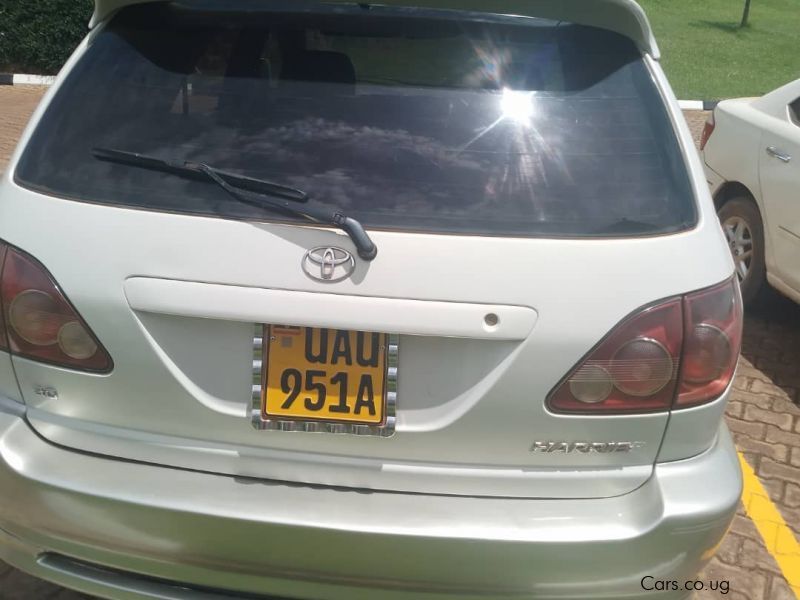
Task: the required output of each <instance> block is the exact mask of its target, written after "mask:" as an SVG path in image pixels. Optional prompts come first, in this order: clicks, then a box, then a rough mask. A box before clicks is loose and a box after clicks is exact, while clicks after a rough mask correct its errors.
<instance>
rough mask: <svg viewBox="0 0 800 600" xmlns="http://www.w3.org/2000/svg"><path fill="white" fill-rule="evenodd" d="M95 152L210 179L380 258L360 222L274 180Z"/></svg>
mask: <svg viewBox="0 0 800 600" xmlns="http://www.w3.org/2000/svg"><path fill="white" fill-rule="evenodd" d="M92 153H93V154H94V156H95V157H96V158H99V159H100V160H107V161H110V162H116V163H120V164H126V165H132V166H135V167H141V168H143V169H150V170H156V171H164V172H166V173H174V174H176V175H183V176H189V177H198V176H199V177H202V178H205V179H208V180H209V181H211V182H213V183H216V184H217V185H218V186H219V187H221V188H222V189H223V190H225V191H226V192H228V194H230V196H232V197H233V198H234V199H236V200H238V201H239V202H242V203H244V204H249V205H251V206H256V207H258V208H266V209H270V210H278V211H283V212H286V213H289V214H291V215H294V216H299V217H303V218H305V219H308V220H309V221H314V222H315V223H326V224H328V225H334V226H336V227H338V228H339V229H341V230H342V231H344V232H345V233H346V234H347V235H348V236H349V237H350V239H351V240H352V241H353V244H354V245H355V247H356V250H357V251H358V255H359V256H360V257H361V258H362V259H364V260H366V261H371V260H373V259H374V258H375V257H376V256H377V255H378V248H377V246H375V243H374V242H373V241H372V240H371V239H370V237H369V235H368V234H367V232H366V231H365V230H364V227H363V225H361V223H360V222H359V221H357V220H356V219H354V218H353V217H348V216H347V215H346V214H344V213H343V212H342V211H341V209H339V208H336V207H331V206H327V205H325V204H322V203H319V202H313V201H311V200H309V197H308V194H306V193H305V192H304V191H302V190H298V189H296V188H293V187H290V186H287V185H282V184H280V183H275V182H272V181H267V180H263V179H255V178H251V177H244V176H242V175H236V174H234V173H230V172H228V171H223V170H221V169H216V168H214V167H212V166H209V165H207V164H205V163H200V162H193V161H180V160H168V159H163V158H159V157H157V156H151V155H149V154H140V153H138V152H128V151H126V150H114V149H110V148H94V149H93V150H92Z"/></svg>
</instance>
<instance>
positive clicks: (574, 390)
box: [548, 298, 683, 413]
mask: <svg viewBox="0 0 800 600" xmlns="http://www.w3.org/2000/svg"><path fill="white" fill-rule="evenodd" d="M682 328H683V321H682V310H681V300H680V299H679V298H675V299H673V300H668V301H666V302H664V303H662V304H659V305H657V306H653V307H650V308H646V309H644V310H642V311H641V312H639V313H637V314H635V315H633V316H631V317H629V318H628V319H627V320H625V321H623V322H622V323H621V324H620V325H619V326H618V327H617V328H616V329H614V330H613V331H612V332H611V333H610V334H609V335H608V336H607V337H606V339H605V340H603V341H602V342H601V343H600V344H599V345H598V346H597V347H596V348H595V349H594V350H593V351H592V352H591V353H590V354H589V356H588V357H587V358H586V359H585V360H584V361H582V362H581V363H580V364H579V365H578V367H577V368H575V369H574V370H573V371H572V372H571V373H570V374H569V375H568V376H567V378H566V379H565V380H564V381H563V382H562V383H561V385H559V386H558V387H557V388H556V389H555V390H554V391H553V393H552V394H551V395H550V398H549V400H548V404H549V406H550V408H551V409H553V410H555V411H557V412H572V413H575V412H592V413H602V412H649V411H656V410H667V409H668V408H669V407H670V406H671V405H672V399H673V398H674V396H675V387H676V373H677V366H678V362H679V357H680V351H681V340H682V337H683V330H682Z"/></svg>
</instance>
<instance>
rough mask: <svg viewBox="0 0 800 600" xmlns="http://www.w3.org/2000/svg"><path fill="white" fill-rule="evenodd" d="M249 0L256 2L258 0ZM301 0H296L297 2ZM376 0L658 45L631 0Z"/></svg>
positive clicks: (109, 4) (105, 5)
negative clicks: (593, 30) (557, 24)
mask: <svg viewBox="0 0 800 600" xmlns="http://www.w3.org/2000/svg"><path fill="white" fill-rule="evenodd" d="M153 1H155V0H95V10H94V15H93V16H92V22H91V26H92V27H94V26H95V25H96V24H98V23H100V22H102V21H104V20H105V19H107V18H108V17H110V16H111V15H112V14H113V13H114V12H116V11H117V10H119V9H120V8H122V7H124V6H127V5H129V4H141V3H144V2H153ZM251 1H252V2H253V3H254V4H256V3H257V2H259V1H260V0H251ZM303 1H304V0H298V4H300V3H301V2H303ZM325 1H326V2H347V3H351V4H352V3H353V0H325ZM192 2H193V0H180V3H181V4H189V5H191V4H192ZM375 4H380V5H384V6H391V5H394V6H410V7H419V8H438V9H455V10H469V11H475V12H488V13H494V14H506V15H519V16H531V17H541V18H545V19H554V20H559V21H569V22H572V23H577V24H580V25H592V26H595V27H601V28H603V29H608V30H611V31H615V32H617V33H620V34H622V35H624V36H626V37H628V38H630V39H631V40H633V41H634V42H635V43H636V45H637V46H638V47H639V48H640V49H641V50H642V51H643V52H645V53H647V54H649V55H650V56H652V57H653V58H655V59H658V58H659V50H658V45H657V44H656V40H655V37H654V36H653V30H652V29H651V28H650V23H649V21H648V20H647V16H646V15H645V13H644V11H643V10H642V8H641V7H640V6H639V5H638V4H637V3H636V2H634V0H380V1H379V2H376V3H375Z"/></svg>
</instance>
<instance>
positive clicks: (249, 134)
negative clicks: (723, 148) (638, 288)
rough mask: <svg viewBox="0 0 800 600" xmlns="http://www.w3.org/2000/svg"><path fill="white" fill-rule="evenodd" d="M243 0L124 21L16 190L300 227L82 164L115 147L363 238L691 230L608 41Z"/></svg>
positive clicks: (631, 65)
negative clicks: (343, 220) (313, 203)
mask: <svg viewBox="0 0 800 600" xmlns="http://www.w3.org/2000/svg"><path fill="white" fill-rule="evenodd" d="M237 6H241V10H237ZM247 6H250V7H252V6H253V5H252V3H246V2H245V3H241V2H238V3H237V2H236V1H233V2H230V1H228V2H224V3H223V2H209V1H208V0H205V1H195V2H192V3H181V2H170V3H153V4H145V5H139V6H131V7H129V8H126V9H124V10H122V11H121V12H120V13H119V14H118V15H117V16H116V17H115V18H114V19H113V21H112V22H111V23H110V24H109V25H108V26H107V27H106V28H105V29H104V30H103V31H102V32H101V33H100V34H99V35H97V36H96V37H95V38H94V39H93V40H92V42H91V43H90V45H89V48H88V50H87V52H86V53H85V55H84V56H83V57H82V58H81V59H80V61H79V63H78V64H77V65H76V66H75V68H74V69H73V70H72V72H71V73H70V75H69V76H68V78H67V79H66V81H65V82H64V84H63V85H62V87H61V89H60V90H59V91H58V93H57V95H56V97H55V98H54V99H53V101H52V103H51V105H50V107H49V108H48V110H47V112H46V114H45V115H44V118H43V119H42V121H41V124H40V125H39V127H38V128H37V130H36V132H35V133H34V135H33V138H32V139H31V141H30V143H29V145H28V147H27V149H26V151H25V152H24V154H23V156H22V159H21V161H20V163H19V166H18V169H17V171H16V178H17V181H18V182H19V183H20V184H21V185H24V186H27V187H29V188H32V189H35V190H38V191H42V192H45V193H48V194H52V195H56V196H60V197H64V198H69V199H73V200H81V201H87V202H93V203H101V204H107V205H114V206H125V207H134V208H139V209H145V210H155V211H168V212H173V213H189V214H199V215H213V216H217V217H224V218H235V219H254V220H259V221H296V220H297V218H295V217H292V216H287V215H285V214H283V213H275V212H270V211H269V210H268V209H263V208H258V207H254V206H249V205H246V204H242V203H238V202H237V201H236V200H235V199H233V198H232V197H231V196H229V195H228V194H227V193H226V192H225V191H224V190H222V189H220V188H219V187H217V186H215V185H214V184H213V183H211V182H207V181H204V180H203V179H202V178H199V179H198V178H186V177H181V176H178V175H176V174H175V173H166V172H163V171H152V170H147V169H144V168H142V167H136V166H130V165H123V164H116V163H111V162H108V161H103V160H98V159H97V158H96V157H95V156H94V155H93V152H92V150H93V149H94V148H110V149H116V150H125V151H130V152H138V153H146V154H150V155H155V156H158V157H161V158H168V159H171V160H191V161H195V162H202V163H207V164H208V165H211V166H213V167H217V168H220V169H224V170H227V171H232V172H234V173H237V174H241V175H245V176H249V177H256V178H263V179H269V180H270V181H274V182H278V183H281V184H286V185H290V186H293V187H295V188H299V189H301V190H303V191H305V192H307V193H308V194H309V195H310V196H311V197H313V198H314V199H315V200H317V201H319V202H323V203H326V204H329V205H331V206H336V207H339V208H341V209H342V210H343V211H344V212H345V213H346V214H348V215H349V216H352V217H355V218H357V219H358V220H360V221H361V222H362V223H363V225H364V226H365V227H366V228H373V229H395V230H414V231H428V232H436V233H464V234H483V235H507V236H568V237H572V236H577V237H586V236H609V235H613V236H629V235H630V236H633V235H652V234H658V233H667V232H673V231H680V230H683V229H687V228H689V227H691V226H692V225H693V224H694V222H695V218H696V217H695V209H694V199H693V194H692V192H691V188H690V184H689V180H688V176H687V172H686V166H685V164H684V162H683V158H682V155H681V152H680V150H679V147H678V144H677V140H676V137H675V133H674V131H673V128H672V125H671V123H670V120H669V117H668V115H667V113H666V109H665V107H664V105H663V101H662V100H661V98H660V96H659V94H658V91H657V89H656V87H655V85H654V83H653V80H652V77H651V75H650V73H649V71H648V69H647V67H646V65H645V63H644V62H643V60H642V57H641V55H640V53H639V51H638V50H637V49H636V48H635V46H634V45H633V43H632V42H630V41H629V40H627V39H626V38H624V37H622V36H620V35H618V34H615V33H612V32H609V31H605V30H601V29H596V28H592V27H584V26H577V25H572V24H568V23H563V22H559V23H556V22H551V21H543V20H539V19H531V18H520V17H500V16H487V15H482V16H479V15H476V14H472V13H464V12H455V11H430V10H419V9H398V8H394V9H393V8H386V7H384V8H379V7H371V6H368V5H355V4H354V5H333V4H300V3H298V2H291V3H288V2H283V3H282V4H280V5H279V4H271V3H270V2H264V3H263V4H262V3H259V4H258V7H259V8H258V10H256V11H254V10H252V9H247V8H246V7H247ZM281 6H282V7H283V8H281ZM298 6H301V7H302V9H300V8H298ZM198 7H200V8H198ZM287 7H288V8H287Z"/></svg>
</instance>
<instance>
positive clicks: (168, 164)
mask: <svg viewBox="0 0 800 600" xmlns="http://www.w3.org/2000/svg"><path fill="white" fill-rule="evenodd" d="M92 154H94V155H95V157H96V158H99V159H100V160H107V161H111V162H116V163H121V164H125V165H132V166H134V167H142V168H143V169H151V170H153V171H164V172H166V173H177V174H181V175H184V174H185V175H189V176H191V175H196V176H199V177H201V178H203V179H205V178H206V177H207V175H206V174H205V173H203V171H202V169H200V164H199V163H196V162H190V161H182V160H169V159H165V158H159V157H157V156H152V155H150V154H141V153H139V152H129V151H128V150H114V149H111V148H94V149H92ZM215 171H216V172H217V173H218V174H219V176H220V177H221V178H222V179H224V180H225V181H226V182H227V183H229V184H231V185H234V186H236V187H237V188H241V189H243V190H249V191H251V192H259V193H262V194H269V195H270V196H275V197H276V198H286V199H287V200H294V201H295V202H306V201H307V200H308V194H306V193H305V192H304V191H302V190H298V189H296V188H293V187H290V186H288V185H282V184H280V183H275V182H273V181H267V180H265V179H254V178H252V177H245V176H244V175H236V174H235V173H229V172H228V171H223V170H221V169H215Z"/></svg>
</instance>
